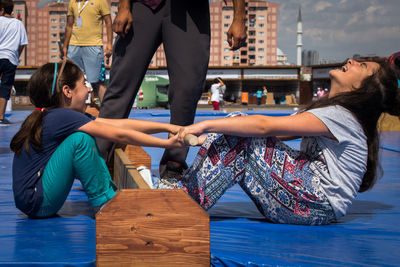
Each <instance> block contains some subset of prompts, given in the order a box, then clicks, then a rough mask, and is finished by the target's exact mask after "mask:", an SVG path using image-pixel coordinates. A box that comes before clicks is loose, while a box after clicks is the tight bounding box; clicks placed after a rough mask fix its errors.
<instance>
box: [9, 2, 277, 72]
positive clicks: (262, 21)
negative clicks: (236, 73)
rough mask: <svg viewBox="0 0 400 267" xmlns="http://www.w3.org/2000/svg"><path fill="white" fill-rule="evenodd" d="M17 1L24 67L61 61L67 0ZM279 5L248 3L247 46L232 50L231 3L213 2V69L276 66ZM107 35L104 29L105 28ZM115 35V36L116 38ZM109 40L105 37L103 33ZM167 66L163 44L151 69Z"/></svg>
mask: <svg viewBox="0 0 400 267" xmlns="http://www.w3.org/2000/svg"><path fill="white" fill-rule="evenodd" d="M45 1H46V0H18V1H15V7H14V16H15V17H17V18H19V19H21V21H22V22H23V23H24V25H25V27H26V30H27V34H28V39H29V45H28V46H27V49H26V50H25V51H24V54H23V55H22V56H21V64H20V65H21V66H38V65H42V64H44V63H46V62H56V61H58V60H60V48H61V44H62V43H63V40H64V33H65V27H66V14H67V8H68V2H69V1H68V0H57V1H50V2H49V3H48V4H46V2H45ZM108 2H109V4H110V10H111V18H112V19H114V18H115V16H116V14H117V11H118V0H108ZM39 7H40V8H39ZM278 10H279V5H278V4H274V3H271V2H267V1H263V0H246V18H247V19H246V30H247V36H248V38H247V45H246V46H245V47H243V48H241V49H240V50H238V51H231V50H230V49H229V46H228V43H227V41H226V38H227V31H228V29H229V26H230V23H231V22H232V18H233V4H232V0H227V3H226V4H225V3H224V1H222V0H213V1H211V2H210V20H211V25H210V26H211V46H210V63H209V65H210V66H253V65H254V66H265V65H276V64H277V30H278V29H277V28H278ZM104 32H105V29H104ZM115 37H116V35H115V34H114V38H115ZM104 38H106V34H104ZM166 65H167V62H166V58H165V54H164V50H163V47H162V45H161V46H160V47H159V48H158V50H157V51H156V53H155V54H154V56H153V58H152V60H151V62H150V66H158V67H165V66H166Z"/></svg>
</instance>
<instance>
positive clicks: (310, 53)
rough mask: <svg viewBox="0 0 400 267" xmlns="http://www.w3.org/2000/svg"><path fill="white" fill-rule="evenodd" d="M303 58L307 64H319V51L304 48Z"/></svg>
mask: <svg viewBox="0 0 400 267" xmlns="http://www.w3.org/2000/svg"><path fill="white" fill-rule="evenodd" d="M301 60H302V63H303V65H306V66H310V65H317V64H319V53H318V51H316V50H303V52H302V53H301Z"/></svg>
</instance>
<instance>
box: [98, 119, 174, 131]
mask: <svg viewBox="0 0 400 267" xmlns="http://www.w3.org/2000/svg"><path fill="white" fill-rule="evenodd" d="M96 121H97V122H101V123H105V124H109V125H111V126H113V127H118V128H123V129H127V130H135V131H138V132H142V133H147V134H154V133H161V132H168V133H172V134H176V133H178V131H179V129H180V128H181V127H182V126H178V125H173V124H169V123H161V122H153V121H142V120H132V119H105V118H97V119H96Z"/></svg>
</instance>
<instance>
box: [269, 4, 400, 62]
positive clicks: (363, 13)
mask: <svg viewBox="0 0 400 267" xmlns="http://www.w3.org/2000/svg"><path fill="white" fill-rule="evenodd" d="M270 2H273V3H277V4H280V9H279V15H278V47H279V48H280V49H281V50H282V51H283V52H284V53H285V54H286V55H287V56H288V62H291V63H293V62H296V38H297V37H296V31H297V14H298V9H299V5H301V12H302V20H303V49H307V50H317V51H318V52H319V57H320V59H327V60H337V61H342V60H344V59H346V58H349V57H352V56H353V55H354V54H361V55H376V56H382V57H385V56H389V55H391V54H392V53H394V52H397V51H400V0H330V1H327V0H271V1H270Z"/></svg>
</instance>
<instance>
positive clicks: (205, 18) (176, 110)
mask: <svg viewBox="0 0 400 267" xmlns="http://www.w3.org/2000/svg"><path fill="white" fill-rule="evenodd" d="M233 8H234V14H233V20H232V24H231V25H230V28H229V30H228V31H227V41H228V43H229V46H230V48H231V49H232V50H237V49H239V48H240V47H242V46H244V45H245V44H246V42H245V41H246V29H245V19H246V16H245V1H244V0H233ZM113 30H114V32H116V33H117V34H118V37H117V40H116V42H115V45H114V53H113V62H112V65H111V70H110V83H109V85H108V87H107V91H106V94H105V96H104V99H103V102H102V105H101V108H100V115H99V116H100V117H103V118H127V117H128V116H129V113H130V110H131V108H132V105H133V103H134V100H135V97H136V95H137V92H138V90H139V87H140V85H141V83H142V81H143V77H144V75H145V74H146V71H147V68H148V66H149V64H150V62H151V59H152V57H153V55H154V53H155V51H156V50H157V48H158V47H159V46H160V45H161V44H162V45H163V48H164V52H165V57H166V60H167V68H168V75H169V81H170V84H169V89H168V101H169V104H170V112H171V117H170V122H171V123H172V124H176V125H189V124H191V123H193V120H194V116H195V114H196V108H197V102H198V100H199V99H200V97H201V94H202V92H203V90H204V86H205V81H206V74H207V69H208V61H209V56H210V11H209V1H208V0H196V1H187V0H177V1H176V0H151V1H150V0H138V1H130V0H120V1H119V3H118V14H117V16H116V17H115V19H114V22H113ZM98 145H99V149H100V151H101V153H102V154H103V156H104V158H105V159H107V161H109V162H110V161H111V160H112V155H113V143H111V142H109V141H106V140H98ZM187 153H188V148H186V147H185V148H173V149H166V150H165V151H164V154H163V156H162V158H161V160H160V168H159V171H160V175H161V176H163V177H175V176H177V175H181V174H182V172H183V171H184V170H185V169H186V168H187V164H186V155H187Z"/></svg>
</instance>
